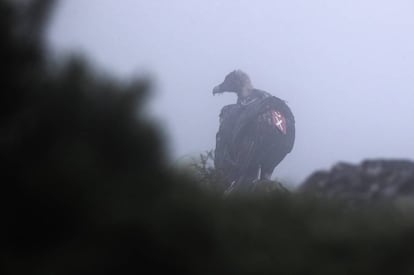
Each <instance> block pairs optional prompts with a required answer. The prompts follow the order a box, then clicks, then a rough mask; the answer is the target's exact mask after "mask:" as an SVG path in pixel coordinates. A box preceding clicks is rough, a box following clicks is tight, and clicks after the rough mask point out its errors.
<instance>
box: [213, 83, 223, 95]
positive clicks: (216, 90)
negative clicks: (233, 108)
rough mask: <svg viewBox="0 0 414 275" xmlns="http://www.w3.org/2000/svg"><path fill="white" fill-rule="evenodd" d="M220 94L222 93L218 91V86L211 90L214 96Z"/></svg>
mask: <svg viewBox="0 0 414 275" xmlns="http://www.w3.org/2000/svg"><path fill="white" fill-rule="evenodd" d="M221 93H222V91H221V89H220V85H218V86H216V87H214V89H213V95H215V94H221Z"/></svg>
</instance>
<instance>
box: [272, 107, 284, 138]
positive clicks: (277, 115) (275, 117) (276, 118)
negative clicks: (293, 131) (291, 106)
mask: <svg viewBox="0 0 414 275" xmlns="http://www.w3.org/2000/svg"><path fill="white" fill-rule="evenodd" d="M272 122H273V124H274V125H275V126H276V128H278V129H279V130H280V131H281V132H282V133H283V134H284V135H286V119H285V117H284V116H283V114H282V113H281V112H279V111H274V110H272Z"/></svg>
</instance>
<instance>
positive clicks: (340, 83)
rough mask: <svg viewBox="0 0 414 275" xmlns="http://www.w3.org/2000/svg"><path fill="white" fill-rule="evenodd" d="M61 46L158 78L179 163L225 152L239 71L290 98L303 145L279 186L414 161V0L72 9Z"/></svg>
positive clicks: (63, 14)
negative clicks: (220, 140) (219, 88)
mask: <svg viewBox="0 0 414 275" xmlns="http://www.w3.org/2000/svg"><path fill="white" fill-rule="evenodd" d="M49 37H50V41H51V44H52V46H53V47H54V48H55V49H57V50H59V51H63V52H67V51H81V52H83V53H85V54H87V55H88V56H89V57H90V58H91V59H92V60H93V61H94V62H95V63H96V64H98V65H99V66H101V67H102V68H103V69H104V70H106V71H111V72H114V73H115V74H117V75H119V76H122V77H124V76H133V75H136V74H138V75H140V74H150V75H151V76H153V79H154V80H155V84H156V89H155V93H156V94H155V97H154V98H153V102H152V103H153V104H152V111H153V113H154V115H156V117H157V118H158V120H159V121H160V122H161V123H162V125H163V126H164V127H165V128H164V129H165V132H166V133H167V134H168V136H169V138H170V141H171V143H170V147H171V149H172V155H173V157H174V158H175V159H179V158H180V157H182V156H185V155H188V154H190V155H191V154H197V153H200V152H203V151H205V150H208V149H212V148H214V144H215V134H216V131H217V128H218V114H219V111H220V109H221V107H222V106H224V105H227V104H230V103H234V102H235V100H236V97H235V95H232V94H228V95H224V96H215V97H213V96H212V94H211V89H212V88H213V86H215V85H216V84H218V83H219V82H221V81H222V80H223V79H224V76H225V75H226V74H227V73H228V72H230V71H231V70H234V69H242V70H244V71H246V72H247V73H248V74H249V75H250V77H251V78H252V81H253V84H254V85H255V86H256V87H257V88H260V89H263V90H266V91H268V92H270V93H272V94H274V95H276V96H278V97H280V98H282V99H284V100H286V101H287V102H288V104H289V106H290V107H291V108H292V110H293V112H294V114H295V117H296V123H297V125H296V127H297V139H296V144H295V147H294V149H293V151H292V153H291V154H289V155H288V156H287V157H286V159H285V160H284V161H283V162H282V164H281V165H279V166H278V167H277V168H276V169H275V172H274V174H273V175H274V177H277V178H281V179H284V180H289V181H291V182H293V183H299V182H300V181H302V180H303V179H304V178H305V177H306V176H308V175H309V174H310V173H311V172H312V171H314V170H316V169H320V168H324V169H326V168H329V167H331V165H332V164H334V163H335V162H337V161H350V162H359V161H360V160H362V159H365V158H376V157H384V158H413V156H414V129H413V127H414V126H413V122H412V120H413V119H414V107H413V106H414V104H413V102H414V91H413V88H414V2H413V1H412V0H393V1H389V0H387V1H385V0H335V1H333V0H325V1H322V0H300V1H299V0H285V1H276V0H267V1H265V0H262V1H260V0H259V1H247V0H227V1H195V0H175V1H171V0H170V1H168V0H152V1H137V0H122V1H120V0H118V1H115V0H88V1H85V0H66V1H65V0H62V1H61V3H60V5H59V7H58V9H57V10H56V13H55V16H54V18H53V20H52V25H51V28H50V36H49Z"/></svg>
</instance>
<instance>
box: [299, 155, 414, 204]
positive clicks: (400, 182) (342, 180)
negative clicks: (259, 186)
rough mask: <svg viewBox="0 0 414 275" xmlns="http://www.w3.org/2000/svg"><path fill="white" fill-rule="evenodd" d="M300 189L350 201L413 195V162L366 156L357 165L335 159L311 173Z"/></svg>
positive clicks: (393, 199)
mask: <svg viewBox="0 0 414 275" xmlns="http://www.w3.org/2000/svg"><path fill="white" fill-rule="evenodd" d="M299 192H308V193H309V192H310V193H315V194H318V195H321V196H324V197H327V198H334V199H343V200H346V201H349V202H351V201H352V202H373V201H393V202H396V201H398V200H400V199H401V198H404V200H406V199H407V198H408V199H410V198H413V199H414V162H413V161H409V160H384V159H377V160H366V161H363V162H362V163H360V164H359V165H353V164H349V163H342V162H341V163H338V164H336V165H335V166H333V167H332V169H331V170H330V171H318V172H315V173H313V174H312V175H311V176H310V177H309V178H308V179H306V180H305V182H304V183H303V184H302V185H301V186H300V187H299Z"/></svg>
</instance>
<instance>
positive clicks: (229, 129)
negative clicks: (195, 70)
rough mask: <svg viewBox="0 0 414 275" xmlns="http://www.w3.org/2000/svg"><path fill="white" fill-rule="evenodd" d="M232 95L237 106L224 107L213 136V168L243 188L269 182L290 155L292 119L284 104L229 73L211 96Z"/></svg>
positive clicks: (242, 76) (239, 73)
mask: <svg viewBox="0 0 414 275" xmlns="http://www.w3.org/2000/svg"><path fill="white" fill-rule="evenodd" d="M223 92H234V93H236V94H237V103H236V104H231V105H227V106H224V107H223V108H222V110H221V113H220V128H219V131H218V132H217V135H216V148H215V160H214V163H215V167H216V169H218V170H219V171H221V172H222V174H223V175H224V176H225V179H226V180H227V181H228V182H229V183H231V184H232V185H235V184H246V185H249V184H250V183H252V182H254V181H255V180H257V179H261V180H270V178H271V175H272V173H273V170H274V168H275V167H276V166H277V165H278V164H279V163H280V162H281V161H282V160H283V159H284V158H285V156H286V155H287V154H288V153H289V152H291V151H292V148H293V144H294V140H295V119H294V116H293V114H292V112H291V110H290V108H289V107H288V106H287V105H286V103H285V102H284V101H283V100H281V99H279V98H277V97H275V96H272V95H271V94H269V93H267V92H265V91H261V90H258V89H255V88H253V86H252V83H251V81H250V78H249V76H248V75H247V74H246V73H244V72H242V71H240V70H236V71H233V72H231V73H229V74H228V75H227V76H226V78H225V79H224V81H223V83H221V84H220V85H218V86H216V87H215V88H214V89H213V94H218V93H223Z"/></svg>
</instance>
